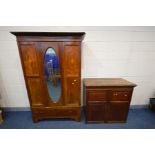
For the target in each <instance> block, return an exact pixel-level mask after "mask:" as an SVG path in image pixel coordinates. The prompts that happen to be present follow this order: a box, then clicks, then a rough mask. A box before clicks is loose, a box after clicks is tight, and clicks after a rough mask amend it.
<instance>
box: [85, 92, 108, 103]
mask: <svg viewBox="0 0 155 155" xmlns="http://www.w3.org/2000/svg"><path fill="white" fill-rule="evenodd" d="M87 99H88V101H107V92H106V91H105V90H88V91H87Z"/></svg>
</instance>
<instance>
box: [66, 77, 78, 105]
mask: <svg viewBox="0 0 155 155" xmlns="http://www.w3.org/2000/svg"><path fill="white" fill-rule="evenodd" d="M66 91H67V92H66V102H67V104H77V105H79V104H80V79H79V78H74V77H68V78H67V90H66Z"/></svg>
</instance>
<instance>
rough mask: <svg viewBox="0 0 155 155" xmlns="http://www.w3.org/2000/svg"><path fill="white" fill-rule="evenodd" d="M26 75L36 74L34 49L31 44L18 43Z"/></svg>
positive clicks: (37, 73) (36, 66) (37, 72)
mask: <svg viewBox="0 0 155 155" xmlns="http://www.w3.org/2000/svg"><path fill="white" fill-rule="evenodd" d="M20 49H21V55H22V59H23V65H24V69H25V74H26V76H38V75H39V71H38V64H37V55H36V49H35V46H34V45H33V44H26V45H24V44H23V45H20Z"/></svg>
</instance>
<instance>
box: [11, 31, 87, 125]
mask: <svg viewBox="0 0 155 155" xmlns="http://www.w3.org/2000/svg"><path fill="white" fill-rule="evenodd" d="M11 33H12V34H14V35H15V36H16V39H17V44H18V48H19V55H20V59H21V64H22V68H23V74H24V78H25V84H26V88H27V93H28V97H29V101H30V107H31V111H32V118H33V121H34V122H37V121H39V120H42V119H48V118H71V119H74V120H76V121H80V113H81V112H80V111H81V110H80V102H81V97H80V96H81V95H80V94H81V42H82V40H83V38H84V35H85V33H84V32H11Z"/></svg>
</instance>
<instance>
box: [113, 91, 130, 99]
mask: <svg viewBox="0 0 155 155" xmlns="http://www.w3.org/2000/svg"><path fill="white" fill-rule="evenodd" d="M131 93H132V92H131V91H128V90H112V91H111V92H110V100H111V101H129V100H130V98H131Z"/></svg>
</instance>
